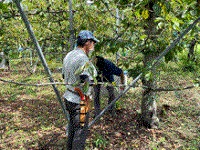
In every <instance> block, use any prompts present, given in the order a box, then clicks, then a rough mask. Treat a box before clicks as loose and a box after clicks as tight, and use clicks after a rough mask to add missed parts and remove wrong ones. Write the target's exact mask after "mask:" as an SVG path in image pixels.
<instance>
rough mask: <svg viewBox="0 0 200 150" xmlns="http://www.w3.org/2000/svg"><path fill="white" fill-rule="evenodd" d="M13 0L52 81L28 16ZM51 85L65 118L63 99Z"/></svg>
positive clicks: (18, 2)
mask: <svg viewBox="0 0 200 150" xmlns="http://www.w3.org/2000/svg"><path fill="white" fill-rule="evenodd" d="M13 1H14V3H15V4H16V6H17V8H18V10H19V12H20V15H21V18H22V20H23V21H24V24H25V26H26V28H27V30H28V33H29V36H30V38H31V39H32V41H33V43H34V45H35V48H36V50H37V52H38V55H39V58H40V60H41V62H42V65H43V66H44V69H45V71H46V73H47V75H48V77H49V81H50V82H51V83H54V79H53V77H52V75H51V71H50V70H49V68H48V65H47V63H46V60H45V58H44V55H43V52H42V49H41V47H40V45H39V43H38V41H37V39H36V37H35V34H34V32H33V29H32V26H31V24H30V23H29V21H28V18H27V16H26V15H25V13H24V11H23V9H22V6H21V3H20V1H19V0H13ZM52 87H53V89H54V92H55V93H56V96H57V99H58V101H59V103H60V105H61V107H62V110H63V112H64V114H65V115H66V118H67V119H68V118H69V116H68V113H67V111H66V109H65V105H64V103H63V101H62V99H61V97H60V93H59V91H58V89H57V88H56V86H55V85H53V84H52Z"/></svg>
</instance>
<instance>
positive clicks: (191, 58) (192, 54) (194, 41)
mask: <svg viewBox="0 0 200 150" xmlns="http://www.w3.org/2000/svg"><path fill="white" fill-rule="evenodd" d="M195 44H196V40H195V39H193V40H192V41H191V43H190V47H189V52H188V60H192V61H194V59H195V56H194V46H195Z"/></svg>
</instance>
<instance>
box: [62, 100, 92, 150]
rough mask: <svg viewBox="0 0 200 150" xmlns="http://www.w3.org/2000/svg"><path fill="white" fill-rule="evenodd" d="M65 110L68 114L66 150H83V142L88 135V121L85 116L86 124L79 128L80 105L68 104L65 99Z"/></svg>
mask: <svg viewBox="0 0 200 150" xmlns="http://www.w3.org/2000/svg"><path fill="white" fill-rule="evenodd" d="M65 105H66V109H67V111H68V112H69V125H68V139H67V150H84V147H85V140H86V138H87V134H88V127H87V125H88V119H89V113H88V114H87V119H86V124H85V126H84V127H81V126H80V105H79V104H76V103H72V102H69V101H67V100H66V99H65Z"/></svg>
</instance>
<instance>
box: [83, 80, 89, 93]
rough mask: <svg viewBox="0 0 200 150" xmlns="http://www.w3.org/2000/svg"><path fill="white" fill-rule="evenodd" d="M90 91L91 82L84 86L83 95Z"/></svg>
mask: <svg viewBox="0 0 200 150" xmlns="http://www.w3.org/2000/svg"><path fill="white" fill-rule="evenodd" d="M88 90H89V82H85V83H84V84H83V93H87V92H88Z"/></svg>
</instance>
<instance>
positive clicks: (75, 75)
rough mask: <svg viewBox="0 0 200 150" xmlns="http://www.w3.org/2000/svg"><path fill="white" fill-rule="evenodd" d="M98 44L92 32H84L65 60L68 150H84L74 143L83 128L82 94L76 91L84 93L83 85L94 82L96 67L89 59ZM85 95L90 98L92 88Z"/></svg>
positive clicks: (63, 69)
mask: <svg viewBox="0 0 200 150" xmlns="http://www.w3.org/2000/svg"><path fill="white" fill-rule="evenodd" d="M96 42H98V40H97V39H96V38H95V37H94V36H93V33H92V32H90V31H88V30H82V31H81V32H80V33H79V35H78V38H77V48H75V49H74V50H72V51H71V52H69V53H68V54H67V55H66V56H65V58H64V60H63V68H62V75H63V78H64V80H65V83H66V84H67V85H66V91H65V93H64V95H63V97H64V100H65V104H66V109H67V111H68V112H69V126H68V141H67V149H68V150H74V149H84V143H82V144H83V145H82V146H81V144H79V145H78V143H76V142H74V140H76V139H75V135H76V134H77V132H80V131H81V130H82V128H83V127H82V126H81V125H80V102H81V99H82V98H81V97H80V93H78V92H77V91H76V90H75V89H79V90H80V92H83V89H82V88H83V87H82V86H81V83H86V82H90V81H92V80H93V77H95V76H96V75H97V71H96V69H95V67H94V65H93V64H92V63H91V62H90V61H89V58H88V55H89V53H91V52H92V51H94V45H95V43H96ZM91 68H92V69H91ZM78 70H79V71H78ZM89 70H90V71H89ZM91 70H92V72H91ZM83 94H84V95H85V96H87V97H88V96H89V95H90V94H91V93H90V88H89V90H88V91H86V92H85V93H83ZM76 138H77V137H76ZM84 142H85V141H84ZM77 146H78V148H77ZM81 147H82V148H81Z"/></svg>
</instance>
